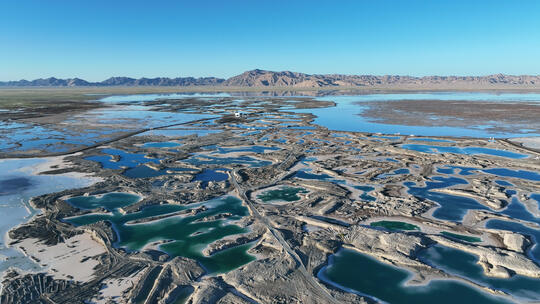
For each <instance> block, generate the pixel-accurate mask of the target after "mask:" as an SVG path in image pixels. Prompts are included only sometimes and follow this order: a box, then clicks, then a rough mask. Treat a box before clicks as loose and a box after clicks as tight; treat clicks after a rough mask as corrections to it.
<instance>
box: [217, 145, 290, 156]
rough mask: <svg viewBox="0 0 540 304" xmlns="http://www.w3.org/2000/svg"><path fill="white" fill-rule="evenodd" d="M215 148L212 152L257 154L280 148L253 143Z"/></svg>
mask: <svg viewBox="0 0 540 304" xmlns="http://www.w3.org/2000/svg"><path fill="white" fill-rule="evenodd" d="M212 150H214V149H212ZM215 150H216V151H215V152H212V154H227V153H233V152H253V153H257V154H264V153H267V152H268V151H278V150H281V148H278V147H267V146H258V145H253V146H243V147H215Z"/></svg>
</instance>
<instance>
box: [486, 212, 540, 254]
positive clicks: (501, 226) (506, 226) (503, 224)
mask: <svg viewBox="0 0 540 304" xmlns="http://www.w3.org/2000/svg"><path fill="white" fill-rule="evenodd" d="M486 228H490V229H498V230H507V231H512V232H516V233H520V234H523V235H528V236H530V237H531V238H532V241H533V242H534V243H535V245H533V247H532V248H531V249H530V250H529V256H530V257H531V258H532V259H533V260H534V261H535V262H536V263H539V264H540V245H538V241H539V240H540V229H534V228H531V227H528V226H525V225H523V224H520V223H515V222H510V221H502V220H496V219H492V220H489V221H487V222H486Z"/></svg>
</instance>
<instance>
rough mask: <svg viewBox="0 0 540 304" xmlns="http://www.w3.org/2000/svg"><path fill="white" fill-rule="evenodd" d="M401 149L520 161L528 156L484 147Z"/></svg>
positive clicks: (429, 146)
mask: <svg viewBox="0 0 540 304" xmlns="http://www.w3.org/2000/svg"><path fill="white" fill-rule="evenodd" d="M401 148H403V149H408V150H414V151H418V152H423V153H454V154H466V155H476V154H485V155H493V156H500V157H506V158H513V159H520V158H527V157H528V155H526V154H520V153H515V152H510V151H505V150H497V149H489V148H482V147H465V148H460V147H444V146H434V145H420V144H405V145H401Z"/></svg>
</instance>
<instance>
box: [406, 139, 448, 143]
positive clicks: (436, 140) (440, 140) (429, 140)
mask: <svg viewBox="0 0 540 304" xmlns="http://www.w3.org/2000/svg"><path fill="white" fill-rule="evenodd" d="M407 140H413V141H428V142H442V143H454V142H455V141H453V140H448V139H437V138H407Z"/></svg>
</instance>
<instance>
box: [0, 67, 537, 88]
mask: <svg viewBox="0 0 540 304" xmlns="http://www.w3.org/2000/svg"><path fill="white" fill-rule="evenodd" d="M493 85H504V86H509V87H512V86H522V87H523V86H525V87H535V88H536V87H540V75H520V76H516V75H505V74H496V75H487V76H424V77H414V76H397V75H385V76H375V75H344V74H305V73H297V72H290V71H282V72H274V71H266V70H259V69H255V70H251V71H247V72H244V73H242V74H240V75H237V76H234V77H231V78H228V79H223V78H216V77H200V78H194V77H178V78H167V77H158V78H139V79H135V78H130V77H111V78H109V79H106V80H104V81H100V82H89V81H86V80H84V79H80V78H68V79H58V78H54V77H51V78H45V79H43V78H40V79H35V80H31V81H29V80H18V81H5V82H0V86H1V87H89V86H228V87H295V88H322V87H384V86H403V87H415V86H428V87H429V86H448V87H464V86H465V87H467V86H493Z"/></svg>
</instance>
